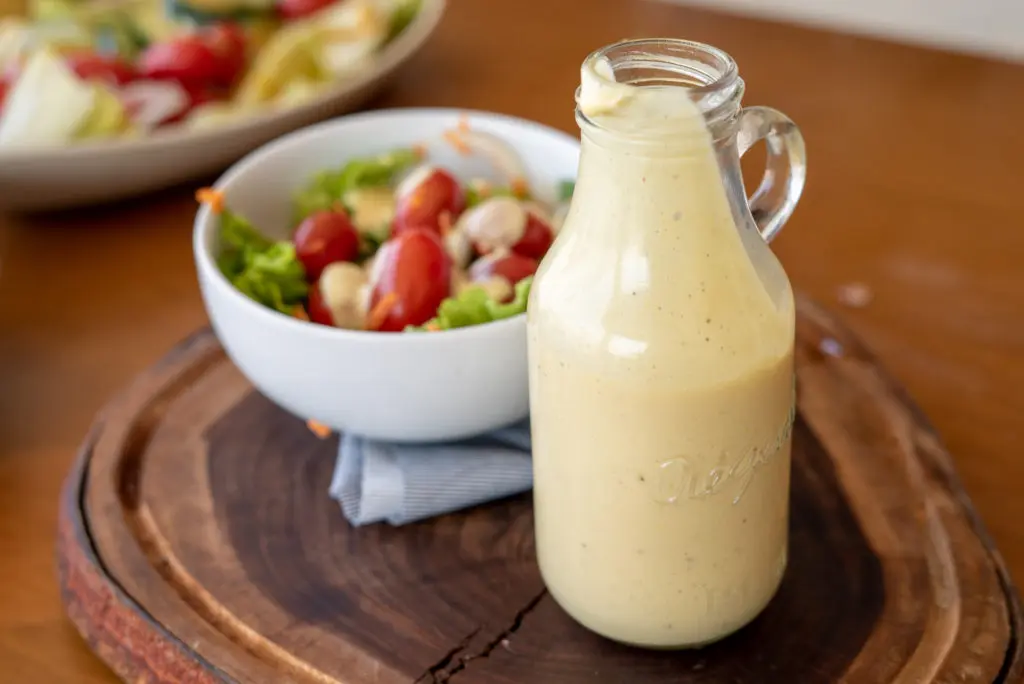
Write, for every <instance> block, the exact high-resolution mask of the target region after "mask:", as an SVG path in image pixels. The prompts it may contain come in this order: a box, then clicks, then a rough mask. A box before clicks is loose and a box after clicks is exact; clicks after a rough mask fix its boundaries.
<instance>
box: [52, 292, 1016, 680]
mask: <svg viewBox="0 0 1024 684" xmlns="http://www.w3.org/2000/svg"><path fill="white" fill-rule="evenodd" d="M799 311H800V317H799V326H798V328H799V330H798V375H799V409H800V419H799V421H798V424H797V427H796V431H795V441H794V465H793V499H792V516H791V518H792V522H791V528H792V536H791V551H790V566H789V568H788V570H787V574H786V576H785V579H784V581H783V584H782V588H781V589H780V591H779V594H778V595H777V596H776V598H775V599H774V601H773V602H772V603H771V605H770V606H769V607H768V609H767V610H766V611H765V612H764V613H763V615H762V616H761V617H759V618H758V619H757V620H756V621H755V622H754V623H753V624H751V625H750V626H749V627H747V628H746V629H744V630H742V631H741V632H740V633H738V634H736V635H734V636H733V637H730V638H728V639H726V640H724V641H722V642H720V643H718V644H715V645H712V646H710V647H708V648H705V649H703V650H699V651H689V652H685V651H684V652H676V653H671V652H648V651H641V650H636V649H630V648H626V647H623V646H619V645H617V644H614V643H612V642H609V641H606V640H603V639H601V638H600V637H597V636H595V635H593V634H591V633H589V632H587V631H585V630H584V629H583V628H582V627H579V626H577V625H576V624H575V623H574V622H572V621H571V620H570V619H569V618H568V617H567V616H566V615H565V614H564V613H563V612H562V611H561V610H560V609H559V607H558V606H557V605H556V604H555V603H554V602H553V601H552V599H551V598H550V596H548V595H547V594H546V593H545V590H544V586H543V583H542V582H541V578H540V576H539V574H538V571H537V567H536V564H535V561H534V548H533V534H532V516H531V511H530V500H529V497H528V496H521V497H516V498H512V499H508V500H505V501H501V502H497V503H494V504H491V505H488V506H484V507H481V508H477V509H474V510H472V511H468V512H463V513H457V514H453V515H447V516H444V517H442V518H439V519H436V520H432V521H428V522H423V523H419V524H414V525H409V526H406V527H402V528H392V527H390V526H386V525H377V526H372V527H368V528H362V529H352V528H351V527H349V526H348V524H347V523H346V522H345V520H344V519H343V517H342V515H341V511H340V508H339V506H338V505H337V504H336V503H335V502H333V501H331V500H330V499H329V498H328V496H327V487H328V482H329V480H330V477H331V472H332V467H333V464H334V457H335V452H336V448H337V440H336V439H328V440H320V439H317V438H316V437H315V436H314V435H312V434H311V433H310V432H308V431H307V430H306V428H305V426H304V425H303V422H302V421H301V420H299V419H298V418H295V417H293V416H291V415H288V414H287V413H285V412H284V411H282V410H280V409H278V408H277V407H275V406H274V405H273V404H271V403H270V402H269V401H268V400H267V399H265V398H263V397H262V396H261V395H259V394H258V393H257V392H255V391H254V390H253V388H252V387H251V386H250V385H249V384H248V382H246V380H245V379H244V378H243V377H242V376H241V375H240V374H239V372H238V371H237V370H236V369H235V368H234V366H233V365H232V364H231V363H230V362H229V361H228V360H227V359H226V357H225V356H224V354H223V352H222V350H221V348H220V347H219V346H218V344H217V342H216V340H215V339H214V337H213V335H212V334H211V333H210V332H201V333H199V334H197V335H196V336H195V337H193V338H192V339H190V340H189V341H187V342H185V343H184V344H182V345H181V346H180V347H178V348H177V349H176V350H175V351H173V352H172V353H171V354H170V355H169V356H168V357H167V358H166V359H164V360H163V361H162V362H161V363H160V364H159V365H157V366H156V367H154V368H152V369H151V370H150V371H148V372H147V373H145V374H144V375H143V376H142V377H141V378H139V380H138V382H136V383H135V384H134V386H133V387H131V388H130V389H129V390H128V391H127V392H126V393H125V394H124V395H123V396H122V397H121V398H120V399H118V400H117V401H116V402H115V403H113V404H112V405H111V406H110V407H108V408H107V409H106V410H105V411H104V412H103V414H102V416H101V417H100V419H99V421H98V423H97V424H96V426H95V429H94V430H93V431H92V434H91V435H90V436H89V438H88V440H87V441H86V443H85V445H84V446H83V448H82V451H81V454H80V456H79V458H78V462H77V465H76V466H75V468H74V470H73V471H72V472H71V474H70V475H69V477H68V480H67V484H66V487H65V490H64V494H63V498H62V504H61V523H60V534H59V549H58V551H59V565H60V579H61V584H62V588H63V597H64V601H65V603H66V606H67V611H68V615H69V616H70V617H71V619H72V621H73V622H74V623H75V625H76V626H77V627H78V629H79V631H80V632H81V633H82V635H83V636H84V637H85V639H86V640H87V641H88V642H89V644H90V645H91V646H92V648H93V649H94V650H95V651H96V652H97V653H98V654H99V655H100V657H101V658H103V659H104V660H105V661H106V662H107V663H109V664H110V666H111V667H112V668H113V669H114V671H115V672H117V674H118V675H120V676H121V677H122V678H124V679H125V681H129V682H133V683H135V682H139V683H141V682H190V683H204V684H206V683H214V682H259V683H261V684H262V683H277V682H296V683H302V684H306V683H309V684H371V683H373V684H392V683H403V684H406V683H413V682H415V683H417V684H434V683H437V682H448V681H452V682H456V683H459V682H462V683H464V684H492V683H499V682H501V683H509V684H511V683H515V684H547V683H557V684H573V683H576V682H596V683H610V684H633V683H636V684H645V683H647V682H680V683H690V682H701V683H706V684H719V683H721V684H726V683H728V684H736V683H756V682H767V683H779V684H814V683H816V682H836V681H843V682H851V683H858V684H859V683H863V684H884V683H889V682H900V683H901V684H925V683H930V682H948V683H951V684H952V683H954V682H958V683H959V682H1024V660H1022V653H1021V649H1022V647H1021V642H1020V637H1021V624H1022V620H1021V608H1020V605H1019V603H1018V599H1017V595H1016V592H1015V590H1014V588H1013V587H1012V585H1011V583H1010V580H1009V577H1008V575H1007V572H1006V568H1005V567H1004V565H1003V562H1002V560H1001V559H1000V557H999V555H998V553H997V552H996V550H995V549H994V548H993V546H992V543H991V541H990V540H989V538H988V536H987V535H986V534H985V532H984V530H983V529H982V527H981V524H980V523H979V521H978V518H977V517H976V515H975V513H974V512H973V510H972V508H971V504H970V501H969V500H968V499H967V496H966V495H965V494H964V491H963V489H962V488H961V486H960V484H959V483H958V481H957V478H956V475H955V474H954V471H953V466H952V462H951V460H950V458H949V456H948V455H947V454H946V453H945V452H944V451H943V448H942V446H941V445H940V444H939V442H938V440H937V439H936V436H935V433H934V432H933V431H932V429H931V428H930V427H929V426H928V425H927V423H926V422H925V420H924V418H923V417H922V416H921V415H920V414H919V413H918V412H917V410H916V409H915V408H914V407H913V406H912V405H911V404H910V402H909V401H908V400H907V398H906V397H905V396H904V395H903V393H902V392H901V391H900V390H899V389H898V388H897V387H895V386H894V384H893V383H892V381H890V380H889V379H888V378H887V377H886V376H885V375H884V374H883V372H882V371H881V370H879V368H878V366H877V365H876V363H875V361H874V360H873V359H872V357H871V356H870V354H868V353H867V352H866V351H865V350H864V349H863V347H861V346H860V344H858V342H857V341H856V340H855V339H854V338H853V337H851V335H850V334H849V333H848V332H847V331H846V330H844V329H843V328H841V327H840V326H839V325H838V324H837V323H836V322H835V321H834V320H832V319H831V318H829V317H828V316H827V315H826V314H825V313H824V312H822V311H821V310H819V309H818V308H816V307H814V306H813V305H812V304H810V303H808V302H806V301H801V302H800V307H799Z"/></svg>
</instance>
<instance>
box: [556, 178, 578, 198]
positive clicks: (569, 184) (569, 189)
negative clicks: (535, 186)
mask: <svg viewBox="0 0 1024 684" xmlns="http://www.w3.org/2000/svg"><path fill="white" fill-rule="evenodd" d="M574 192H576V181H571V180H564V181H562V182H561V183H559V184H558V201H559V202H567V201H569V200H571V199H572V193H574Z"/></svg>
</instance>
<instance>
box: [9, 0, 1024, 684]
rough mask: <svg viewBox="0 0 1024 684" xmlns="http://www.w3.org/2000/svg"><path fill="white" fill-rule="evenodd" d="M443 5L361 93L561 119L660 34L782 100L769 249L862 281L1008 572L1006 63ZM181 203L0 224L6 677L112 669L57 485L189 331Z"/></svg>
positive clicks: (874, 323)
mask: <svg viewBox="0 0 1024 684" xmlns="http://www.w3.org/2000/svg"><path fill="white" fill-rule="evenodd" d="M451 5H452V6H451V8H450V11H449V16H448V17H447V19H446V20H445V21H444V24H443V27H442V30H441V32H440V34H439V35H438V36H437V37H436V39H435V40H434V41H433V42H432V43H431V44H430V46H429V48H428V49H427V50H426V52H425V53H424V55H423V57H422V59H421V60H419V61H418V62H417V63H416V64H414V65H412V66H411V68H409V69H407V70H406V71H404V72H403V74H402V76H401V78H400V79H399V81H398V82H397V83H396V85H395V86H394V88H393V89H392V90H391V91H390V93H389V94H387V95H386V96H384V97H383V98H381V99H380V100H379V101H378V102H376V103H375V104H376V106H379V107H392V106H406V105H439V106H453V107H475V108H483V109H491V110H497V111H502V112H507V113H510V114H515V115H518V116H523V117H528V118H531V119H537V120H539V121H542V122H544V123H547V124H551V125H553V126H557V127H560V128H563V129H565V130H567V131H574V130H575V124H574V122H573V115H572V92H573V88H574V87H575V85H576V82H577V79H578V67H579V63H580V61H581V60H582V58H583V57H584V56H585V55H586V54H587V52H589V51H590V50H591V49H593V48H595V47H598V46H600V45H603V44H605V43H608V42H612V41H614V40H616V39H619V38H623V37H639V36H644V35H658V34H663V35H665V34H667V35H678V36H685V37H688V38H693V39H697V40H701V41H705V42H709V43H713V44H715V45H718V46H720V47H722V48H724V49H726V50H727V51H729V52H730V53H732V55H733V56H735V57H736V59H737V60H738V62H739V64H740V67H741V73H742V74H743V76H744V77H745V79H746V80H747V84H748V91H747V97H746V98H745V99H746V102H747V103H748V104H754V103H757V104H770V105H772V106H775V107H778V108H780V109H782V110H783V111H785V112H786V113H788V114H789V115H790V116H791V117H792V118H793V119H795V120H796V121H797V122H798V123H799V124H800V125H801V127H802V128H803V131H804V135H805V136H806V138H807V146H808V149H809V153H810V181H809V183H808V186H807V189H806V192H805V194H804V198H803V201H802V202H801V205H800V207H799V208H798V210H797V213H796V216H795V217H794V219H793V220H792V222H791V225H789V226H788V227H787V228H786V230H785V231H783V234H782V236H781V237H780V238H779V240H778V241H777V242H776V243H775V246H776V248H777V251H778V253H779V254H780V256H781V258H782V260H783V263H784V264H785V265H786V268H787V269H788V271H789V273H790V276H791V278H792V279H793V281H794V283H795V285H796V286H797V287H798V288H800V289H802V290H803V291H805V292H807V293H809V294H811V295H812V296H814V297H816V298H817V299H818V300H819V301H821V302H823V303H825V304H826V305H829V306H831V307H832V308H834V309H843V308H844V305H843V304H842V303H841V302H840V298H839V297H838V295H837V293H838V291H839V288H841V287H842V286H844V285H847V284H850V283H860V284H864V285H866V286H867V287H868V288H869V291H870V293H871V294H872V295H873V296H872V298H871V301H870V302H868V303H867V304H866V306H861V307H849V306H846V307H845V308H846V310H845V311H844V316H845V318H846V320H847V321H848V322H849V323H850V324H851V325H852V326H853V327H854V328H855V329H856V330H857V331H858V332H859V333H860V334H861V335H862V336H863V337H864V338H865V339H866V341H867V342H868V343H869V344H870V345H871V346H872V347H873V348H874V349H875V350H876V351H877V353H878V354H879V355H880V356H881V358H882V360H883V362H884V363H885V364H886V365H887V366H888V368H889V369H890V370H891V371H892V372H893V374H894V375H895V376H896V377H898V378H899V379H900V380H901V381H902V382H904V383H905V384H906V386H907V387H908V389H909V390H910V393H911V394H912V395H913V396H914V397H915V398H916V400H917V401H918V402H919V404H920V405H921V406H922V407H923V408H924V410H925V412H926V413H927V414H928V415H929V416H930V417H931V418H932V420H933V422H934V423H935V424H936V425H937V427H938V430H939V432H940V433H941V434H942V435H943V437H944V439H945V440H946V442H947V444H948V446H949V448H950V450H951V451H952V453H953V455H954V456H955V457H956V460H957V463H958V465H959V469H960V473H961V475H962V477H963V480H964V482H965V484H966V486H967V489H968V490H969V492H970V493H971V495H972V496H973V498H974V501H975V503H976V504H977V507H978V509H979V511H980V512H981V514H982V516H983V517H984V519H985V521H986V522H987V524H988V528H989V530H990V531H991V533H992V535H993V536H994V537H995V540H996V543H997V544H998V546H999V548H1000V549H1001V550H1002V552H1003V553H1004V554H1005V556H1006V559H1007V561H1008V563H1009V566H1010V568H1011V570H1012V572H1013V573H1014V575H1015V578H1016V581H1018V582H1021V581H1024V526H1021V525H1020V523H1019V520H1021V519H1022V518H1024V497H1021V496H1020V495H1019V488H1018V485H1019V484H1020V483H1021V482H1024V459H1022V457H1021V456H1022V455H1021V453H1020V446H1021V444H1022V441H1024V423H1022V421H1021V419H1020V416H1021V415H1022V414H1024V390H1022V387H1024V266H1022V261H1024V219H1022V218H1021V215H1020V212H1019V207H1018V204H1019V201H1020V193H1021V192H1022V190H1021V178H1022V176H1021V171H1020V168H1021V166H1020V160H1021V159H1024V131H1022V129H1021V126H1020V122H1021V121H1024V67H1021V66H1012V65H1008V64H1000V63H996V62H990V61H984V60H980V59H973V58H967V57H961V56H953V55H949V54H943V53H939V52H933V51H925V50H921V49H916V48H910V47H902V46H895V45H891V44H885V43H881V42H875V41H871V40H865V39H859V38H851V37H844V36H839V35H835V34H830V33H825V32H819V31H813V30H808V29H801V28H794V27H789V26H782V25H774V24H768V23H764V22H759V21H749V20H743V19H738V18H732V17H724V16H717V15H713V14H709V13H705V12H698V11H692V10H687V9H682V8H678V7H672V6H668V5H663V4H659V3H652V2H643V1H639V0H637V1H635V2H614V1H612V0H606V1H599V0H561V1H559V2H543V1H542V0H527V1H523V2H507V1H499V0H487V1H485V0H451ZM10 6H11V0H0V10H2V9H4V8H5V7H6V8H7V9H10ZM534 12H536V13H538V15H537V16H534V15H533V13H534ZM0 13H2V12H0ZM753 166H754V165H751V169H749V170H750V171H752V172H753V171H754V169H753ZM752 175H753V174H751V176H752ZM191 194H192V189H191V188H180V189H177V190H173V191H169V192H166V193H162V194H160V195H157V196H151V197H147V198H144V199H141V200H138V201H134V202H130V203H126V204H121V205H118V206H114V207H108V208H99V209H92V210H88V211H74V212H67V213H63V214H61V215H56V216H47V217H35V218H25V217H12V216H0V494H2V495H0V662H2V663H3V671H4V676H5V678H9V679H10V681H17V682H26V683H36V682H39V683H44V682H54V683H57V682H60V683H62V684H64V683H67V684H70V683H71V682H95V683H100V682H111V681H113V678H112V677H111V675H110V674H109V673H108V672H107V671H106V670H105V668H104V667H103V665H101V664H100V662H99V661H98V660H97V659H95V658H94V657H93V656H92V655H90V654H89V652H88V651H87V650H86V648H85V647H84V646H83V644H82V642H81V640H80V639H79V638H78V636H77V635H76V633H75V632H74V630H73V629H72V628H71V627H70V626H69V624H68V623H67V622H66V621H65V620H64V618H63V615H62V611H61V605H60V601H59V597H58V594H57V588H56V582H55V579H54V570H53V539H54V529H55V524H56V513H57V507H56V499H57V492H58V489H59V486H60V483H61V479H62V478H63V476H64V474H65V471H66V469H67V468H68V465H69V464H70V462H71V459H72V457H73V455H74V452H75V448H76V446H77V444H78V443H79V442H80V440H81V439H82V438H83V436H84V434H85V432H86V430H87V429H88V426H89V424H90V421H91V420H92V418H93V415H94V413H95V412H96V411H97V410H98V409H99V408H100V407H101V406H102V404H103V403H104V401H105V400H106V399H107V398H108V397H110V395H111V394H112V393H113V392H115V391H116V390H117V389H118V388H119V387H120V386H122V385H123V384H124V383H125V382H127V381H128V380H129V379H130V378H131V377H132V376H133V375H134V374H136V373H137V372H138V371H140V370H141V369H143V368H144V367H145V366H147V365H148V364H150V363H152V362H153V361H155V360H156V359H157V358H159V357H160V356H161V354H162V353H163V352H164V351H165V350H166V349H167V348H168V347H170V346H171V345H172V344H174V343H175V342H176V341H177V340H179V339H180V338H182V337H184V336H185V335H187V334H188V333H190V332H191V331H193V330H194V329H196V328H197V327H199V326H202V325H203V324H204V323H205V321H206V317H205V315H204V313H203V309H202V304H201V302H200V298H199V292H198V289H197V287H196V284H195V278H194V272H193V267H192V258H191V248H190V240H189V237H190V231H191V219H192V214H193V210H194V205H193V202H192V200H191ZM862 294H863V293H862Z"/></svg>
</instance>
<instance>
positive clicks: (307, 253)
mask: <svg viewBox="0 0 1024 684" xmlns="http://www.w3.org/2000/svg"><path fill="white" fill-rule="evenodd" d="M293 241H294V242H295V255H296V256H297V257H298V258H299V261H301V262H302V265H303V266H304V267H305V269H306V278H307V279H308V280H309V281H310V282H315V281H316V280H317V279H318V278H319V277H320V274H321V273H323V270H324V269H325V268H327V265H328V264H333V263H334V262H335V261H355V260H356V259H357V258H358V257H359V233H357V232H356V229H355V227H354V226H353V225H352V221H350V220H349V218H348V215H347V214H346V213H345V212H343V211H318V212H316V213H315V214H310V215H309V216H307V217H306V220H304V221H303V222H302V223H300V224H299V227H298V228H297V229H296V230H295V237H294V238H293Z"/></svg>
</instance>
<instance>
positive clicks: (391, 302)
mask: <svg viewBox="0 0 1024 684" xmlns="http://www.w3.org/2000/svg"><path fill="white" fill-rule="evenodd" d="M397 303H398V295H396V294H395V293H394V292H388V293H387V294H386V295H384V296H383V297H381V298H380V300H378V302H377V303H376V304H374V305H373V308H372V309H370V314H369V315H368V316H367V317H366V325H365V326H363V327H364V328H365V329H366V330H378V329H380V326H382V325H383V324H384V320H385V319H386V318H387V317H388V314H389V313H391V309H393V308H394V306H395V304H397Z"/></svg>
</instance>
